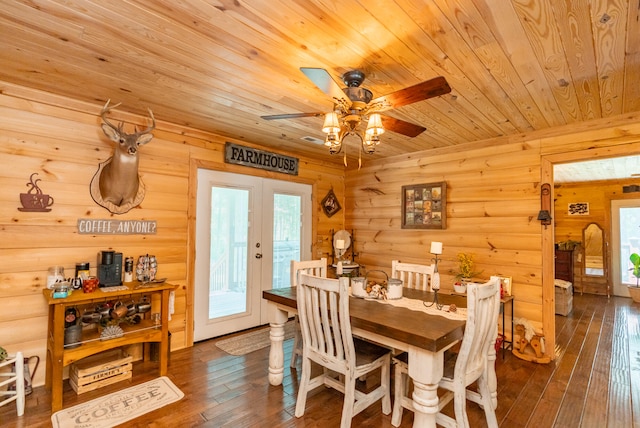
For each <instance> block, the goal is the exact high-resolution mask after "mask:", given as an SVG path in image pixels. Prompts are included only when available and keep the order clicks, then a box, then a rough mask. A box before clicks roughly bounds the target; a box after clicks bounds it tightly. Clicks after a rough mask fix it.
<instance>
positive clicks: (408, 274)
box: [391, 260, 435, 291]
mask: <svg viewBox="0 0 640 428" xmlns="http://www.w3.org/2000/svg"><path fill="white" fill-rule="evenodd" d="M434 272H435V265H420V264H414V263H402V262H400V261H399V260H392V261H391V278H395V279H399V280H401V281H402V286H403V287H406V288H415V289H418V290H425V291H431V281H430V279H431V277H432V276H433V273H434Z"/></svg>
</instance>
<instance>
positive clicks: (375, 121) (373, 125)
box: [366, 113, 384, 136]
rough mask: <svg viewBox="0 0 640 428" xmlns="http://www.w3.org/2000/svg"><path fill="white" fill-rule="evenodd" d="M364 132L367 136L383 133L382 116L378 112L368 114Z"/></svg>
mask: <svg viewBox="0 0 640 428" xmlns="http://www.w3.org/2000/svg"><path fill="white" fill-rule="evenodd" d="M366 134H367V136H370V135H382V134H384V127H383V126H382V118H381V117H380V115H379V114H378V113H374V114H372V115H370V116H369V123H368V124H367V130H366Z"/></svg>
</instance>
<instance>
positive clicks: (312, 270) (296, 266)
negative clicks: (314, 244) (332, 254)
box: [290, 257, 327, 287]
mask: <svg viewBox="0 0 640 428" xmlns="http://www.w3.org/2000/svg"><path fill="white" fill-rule="evenodd" d="M290 271H291V286H292V287H296V286H297V285H298V283H299V282H300V278H299V276H300V274H301V273H307V274H309V275H313V276H320V277H322V278H326V277H327V259H326V257H323V258H321V259H318V260H301V261H298V260H291V268H290Z"/></svg>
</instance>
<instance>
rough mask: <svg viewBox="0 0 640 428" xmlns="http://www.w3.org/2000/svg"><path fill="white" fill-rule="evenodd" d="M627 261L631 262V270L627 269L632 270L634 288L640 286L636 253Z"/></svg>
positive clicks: (639, 261)
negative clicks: (634, 281)
mask: <svg viewBox="0 0 640 428" xmlns="http://www.w3.org/2000/svg"><path fill="white" fill-rule="evenodd" d="M629 260H631V263H632V264H633V268H632V269H629V270H632V271H633V272H632V273H633V276H635V277H636V287H639V286H640V256H639V255H638V254H637V253H633V254H631V256H629Z"/></svg>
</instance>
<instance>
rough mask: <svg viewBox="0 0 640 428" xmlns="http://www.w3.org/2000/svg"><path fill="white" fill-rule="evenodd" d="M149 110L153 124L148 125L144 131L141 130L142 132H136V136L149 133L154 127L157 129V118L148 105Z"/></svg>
mask: <svg viewBox="0 0 640 428" xmlns="http://www.w3.org/2000/svg"><path fill="white" fill-rule="evenodd" d="M147 110H148V111H149V116H151V121H152V123H151V126H149V127H147V129H145V130H144V131H140V132H136V133H135V135H136V136H140V135H143V134H148V133H149V132H151V131H153V130H154V129H156V118H155V117H153V112H152V111H151V109H150V108H148V107H147Z"/></svg>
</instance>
